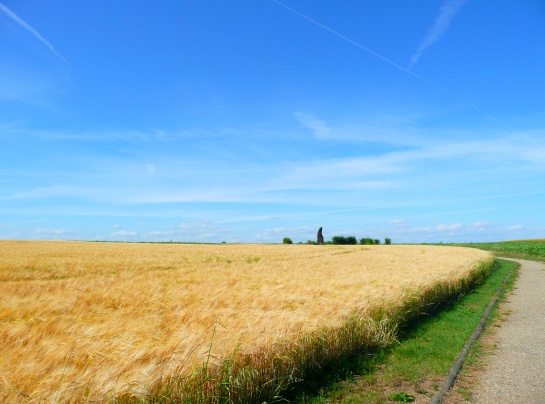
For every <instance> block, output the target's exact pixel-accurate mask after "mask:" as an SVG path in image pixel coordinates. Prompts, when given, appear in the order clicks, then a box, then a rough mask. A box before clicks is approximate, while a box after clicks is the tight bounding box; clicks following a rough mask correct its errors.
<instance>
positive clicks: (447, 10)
mask: <svg viewBox="0 0 545 404" xmlns="http://www.w3.org/2000/svg"><path fill="white" fill-rule="evenodd" d="M465 2H466V0H447V1H446V2H445V3H444V4H443V7H441V11H440V12H439V16H438V17H437V18H436V19H435V24H434V25H433V27H431V28H430V30H429V31H428V33H427V35H426V37H425V38H424V40H423V41H422V42H421V43H420V45H418V49H417V50H416V52H415V53H414V55H413V56H412V58H411V63H410V64H409V67H407V69H410V68H411V67H413V66H414V65H415V64H416V62H418V59H420V56H422V54H423V53H424V52H425V51H426V49H428V48H429V47H430V46H432V45H433V44H434V43H436V42H438V41H439V40H440V39H441V37H442V36H443V34H444V33H445V32H446V31H447V29H448V27H449V25H450V22H451V21H452V19H453V18H454V17H455V16H456V13H457V12H458V10H459V9H460V7H462V6H463V5H464V3H465Z"/></svg>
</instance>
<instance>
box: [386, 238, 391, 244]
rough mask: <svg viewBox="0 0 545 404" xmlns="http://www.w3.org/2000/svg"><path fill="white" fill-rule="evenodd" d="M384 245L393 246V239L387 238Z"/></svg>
mask: <svg viewBox="0 0 545 404" xmlns="http://www.w3.org/2000/svg"><path fill="white" fill-rule="evenodd" d="M384 244H392V239H391V238H388V237H386V238H385V239H384Z"/></svg>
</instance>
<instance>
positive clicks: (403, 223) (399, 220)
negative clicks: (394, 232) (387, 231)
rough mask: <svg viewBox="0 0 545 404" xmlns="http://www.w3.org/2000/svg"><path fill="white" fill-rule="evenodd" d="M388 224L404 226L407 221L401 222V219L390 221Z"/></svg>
mask: <svg viewBox="0 0 545 404" xmlns="http://www.w3.org/2000/svg"><path fill="white" fill-rule="evenodd" d="M388 224H395V225H400V226H401V225H405V224H407V221H406V220H403V219H394V220H390V221H389V222H388Z"/></svg>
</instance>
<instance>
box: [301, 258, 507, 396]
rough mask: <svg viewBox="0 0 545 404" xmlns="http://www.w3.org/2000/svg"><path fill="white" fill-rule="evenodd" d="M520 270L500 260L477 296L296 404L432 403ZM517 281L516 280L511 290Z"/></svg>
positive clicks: (404, 332)
mask: <svg viewBox="0 0 545 404" xmlns="http://www.w3.org/2000/svg"><path fill="white" fill-rule="evenodd" d="M516 265H517V264H515V263H513V262H510V261H505V260H500V259H498V260H497V262H496V266H495V269H494V270H493V271H492V272H491V273H490V274H489V276H488V277H486V278H485V279H484V280H483V281H482V282H481V283H480V284H479V285H478V286H477V287H476V288H475V289H473V290H472V291H471V292H469V293H468V294H466V295H464V296H461V297H459V299H457V300H456V301H451V302H449V303H445V304H442V305H440V306H439V307H437V308H436V309H435V310H434V311H432V312H430V313H428V314H426V315H423V316H420V317H417V318H416V319H415V320H413V321H412V322H410V323H409V324H406V325H405V326H404V327H402V328H401V329H400V331H399V333H398V342H399V343H398V344H396V345H394V346H392V347H389V348H385V349H379V350H378V351H377V352H375V353H374V355H369V354H363V353H362V354H361V355H354V356H352V357H351V358H350V359H348V360H347V361H345V362H342V363H339V364H338V365H337V368H336V369H331V370H332V372H331V373H330V374H329V375H328V378H327V379H324V380H316V381H315V383H313V384H312V385H308V386H306V390H304V391H300V392H299V394H298V397H297V400H295V401H296V402H299V403H314V404H318V403H319V404H321V403H331V402H343V403H362V402H363V403H387V402H396V401H397V402H411V401H412V400H415V401H416V402H418V401H422V402H427V401H429V399H430V398H431V397H433V395H434V394H435V393H436V391H437V389H438V388H439V387H440V385H441V383H442V382H443V379H444V377H445V376H446V374H447V373H448V371H449V369H450V367H451V366H452V364H453V363H454V361H455V360H456V358H457V356H458V354H459V353H460V351H461V350H462V348H463V347H464V344H465V343H466V342H467V340H468V338H469V337H470V335H471V334H472V332H473V330H474V329H475V327H476V325H477V323H478V322H479V320H480V318H481V316H482V314H483V312H484V311H485V309H486V307H487V305H488V303H489V302H490V300H491V298H492V297H493V296H494V294H495V292H496V290H497V289H498V288H499V287H500V285H501V284H502V282H503V281H504V279H505V277H506V276H507V274H508V273H509V272H510V271H511V270H512V269H513V268H515V266H516ZM514 279H515V276H512V277H511V279H510V282H509V285H508V286H507V288H506V289H508V288H509V287H510V285H512V283H513V281H514ZM324 383H325V384H324ZM320 386H322V387H320ZM323 386H326V387H325V388H324V387H323Z"/></svg>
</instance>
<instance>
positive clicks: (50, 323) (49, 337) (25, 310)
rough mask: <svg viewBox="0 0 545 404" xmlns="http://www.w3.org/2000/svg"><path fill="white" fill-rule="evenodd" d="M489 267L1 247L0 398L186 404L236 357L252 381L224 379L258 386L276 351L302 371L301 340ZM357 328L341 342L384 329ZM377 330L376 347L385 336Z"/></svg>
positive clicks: (401, 252) (368, 258)
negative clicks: (193, 388) (193, 389)
mask: <svg viewBox="0 0 545 404" xmlns="http://www.w3.org/2000/svg"><path fill="white" fill-rule="evenodd" d="M492 261H493V258H492V256H491V254H490V253H488V252H484V251H480V250H474V249H468V248H457V247H433V246H398V245H388V246H386V245H384V246H380V245H379V246H333V245H321V246H317V245H228V244H227V245H191V244H143V243H142V244H140V243H138V244H130V243H126V244H125V243H85V242H31V241H27V242H25V241H21V242H17V241H0V296H1V299H0V341H1V343H0V401H1V400H4V401H6V402H85V401H87V402H108V401H111V400H114V399H115V398H116V397H117V398H118V399H119V398H121V399H123V398H125V399H126V400H130V399H131V398H133V399H134V398H135V397H136V398H138V397H140V398H146V397H147V399H149V397H151V396H150V394H151V395H154V394H155V395H156V396H157V395H161V394H167V393H164V392H165V391H166V390H169V393H168V394H174V395H173V396H172V397H178V398H179V397H181V395H183V394H189V393H187V391H186V393H183V392H182V390H183V389H184V388H183V386H182V387H180V386H181V385H182V384H183V383H189V384H191V380H193V384H194V385H195V379H191V377H190V376H191V375H193V376H194V375H195V374H196V373H195V369H201V370H202V369H203V367H205V368H206V372H209V369H213V368H216V369H217V368H219V367H221V365H222V363H223V364H225V363H226V362H225V360H226V359H229V360H234V358H238V359H237V360H238V361H239V362H240V361H242V362H240V363H239V365H238V368H237V369H238V371H237V372H238V373H237V374H238V376H237V377H241V376H240V375H241V374H242V373H244V372H246V374H250V376H251V377H250V376H249V377H248V380H250V381H248V380H246V379H245V380H246V381H240V380H239V379H237V380H238V381H236V380H235V376H229V377H230V379H229V380H231V382H232V383H234V384H236V383H238V384H237V386H238V387H237V389H238V390H242V387H240V386H242V385H245V383H246V384H247V383H250V382H251V383H254V382H256V380H257V379H259V378H258V377H257V376H256V374H257V372H258V371H259V372H260V371H261V370H259V369H257V370H256V369H254V368H258V367H259V366H261V367H263V368H266V367H270V366H272V365H271V364H273V365H274V366H276V367H278V366H280V365H278V363H279V359H278V358H279V356H278V355H279V354H277V353H275V352H276V351H278V352H284V354H283V355H284V356H283V357H282V358H285V356H286V355H287V354H286V352H288V351H289V352H295V351H294V350H295V349H296V348H294V347H296V346H297V349H299V350H300V351H301V352H303V356H305V358H304V359H302V361H303V362H304V363H310V362H309V361H310V359H309V358H310V357H312V358H314V359H312V360H314V361H318V360H319V358H318V356H317V355H318V354H316V353H315V352H314V351H312V350H313V349H314V348H312V346H311V345H312V344H310V343H308V340H307V343H303V342H302V341H305V339H304V336H305V335H307V336H308V335H317V334H316V333H317V332H322V333H324V332H325V331H324V330H330V331H331V335H334V336H335V335H337V336H338V335H341V334H339V333H337V334H335V332H337V331H338V330H342V329H344V330H345V334H346V333H347V332H346V328H343V327H345V326H346V324H347V323H349V322H350V321H351V319H354V318H358V319H365V318H371V317H372V315H373V313H375V314H376V313H378V312H381V313H383V314H382V316H383V317H384V316H386V317H387V316H394V317H395V313H396V310H398V309H401V308H403V307H406V306H407V304H409V303H408V302H409V300H411V299H413V300H414V301H417V302H418V304H420V305H425V304H428V303H429V301H434V299H435V300H437V299H436V297H434V295H433V291H438V290H442V291H443V292H444V291H447V292H448V293H451V294H452V293H457V291H458V289H457V288H459V287H460V285H462V286H463V284H464V282H465V281H466V280H468V279H473V278H475V276H476V275H477V274H478V273H480V272H483V270H484V269H485V268H489V267H490V266H491V263H492ZM443 292H441V293H443ZM447 292H445V293H447ZM441 293H439V292H438V293H437V296H440V295H441ZM448 293H447V294H448ZM441 296H442V295H441ZM426 299H427V300H426ZM384 313H386V314H384ZM388 313H389V314H388ZM357 324H358V325H357V327H355V328H354V327H353V328H351V329H350V330H351V331H350V333H349V334H350V335H349V336H348V337H346V338H347V340H350V341H352V340H353V339H354V338H355V337H354V338H353V337H352V334H354V333H360V332H361V333H365V332H366V331H365V327H369V328H373V327H375V331H377V330H378V329H379V328H380V327H379V326H376V324H375V326H373V325H372V324H371V322H365V321H363V322H362V321H360V322H358V323H357ZM335 330H337V331H335ZM382 331H383V332H385V333H383V335H382V336H380V335H378V336H375V337H372V336H371V337H369V338H371V339H372V338H375V339H377V340H379V339H380V338H383V339H384V338H386V337H388V338H390V337H391V335H386V334H388V332H387V330H386V331H385V330H382ZM320 335H323V334H320ZM320 338H321V339H323V338H322V337H320ZM333 338H337V337H333ZM328 341H329V340H328ZM356 342H357V341H356ZM375 342H376V341H375ZM383 342H384V341H383ZM290 344H291V345H290ZM305 344H306V345H305ZM303 345H304V347H305V348H304V349H303ZM337 345H339V346H340V345H341V343H340V342H335V341H334V342H328V343H327V349H328V350H332V349H334V348H335V346H337ZM286 346H287V347H289V349H287V350H286ZM282 347H284V348H282ZM282 349H283V350H282ZM305 349H306V351H305ZM320 349H322V351H323V350H324V348H323V347H322V348H320ZM335 349H337V348H335ZM338 349H340V350H341V351H342V349H343V348H342V347H339V348H338ZM257 352H261V353H262V356H261V357H259V358H261V359H259V358H258V357H257V356H255V354H256V353H257ZM267 353H268V354H267ZM252 355H254V356H252ZM267 355H268V356H267ZM320 355H322V356H323V355H326V354H324V353H323V352H322V354H320ZM327 355H330V354H329V353H328V354H327ZM288 356H289V355H288ZM267 358H272V359H271V362H267V360H268V359H267ZM282 360H283V361H284V362H282V363H285V362H286V361H288V362H289V363H290V364H291V366H294V367H297V366H300V365H298V364H297V363H298V362H297V363H296V362H294V360H292V359H289V358H288V359H282ZM259 361H261V362H260V363H261V365H260V364H259V363H257V362H259ZM228 363H231V364H232V363H233V362H228ZM286 363H287V362H286ZM250 366H253V367H254V368H252V370H251V371H250V370H248V369H250ZM282 366H284V365H282ZM282 366H280V367H282ZM231 368H234V367H233V366H231V367H229V369H231ZM224 369H225V366H224ZM241 369H242V370H241ZM245 369H246V370H245ZM233 371H234V370H233ZM241 372H242V373H241ZM275 372H276V373H274V375H275V376H274V377H276V378H278V377H280V376H279V375H280V373H281V372H280V370H278V369H276V370H275ZM279 372H280V373H279ZM265 373H266V372H265ZM292 373H293V370H292ZM186 376H187V378H185V379H184V377H186ZM260 377H261V378H262V379H263V377H265V379H266V377H268V376H260ZM252 378H253V379H252ZM265 379H263V380H264V381H263V380H262V383H265V384H267V383H270V381H268V380H265ZM251 380H254V381H253V382H252V381H251ZM260 380H261V379H260ZM173 381H177V382H178V385H177V386H178V387H177V390H176V388H175V387H173V386H174V384H173ZM256 383H257V382H256ZM212 384H214V383H213V381H212V378H208V379H206V380H204V382H202V383H201V384H200V386H201V387H202V390H210V391H212V390H213V389H214V388H215V387H214V386H212ZM197 386H198V385H197ZM248 388H249V389H250V390H251V389H252V388H253V387H251V386H250V387H248ZM165 389H166V390H165ZM186 390H187V389H186ZM254 390H255V389H254ZM260 391H261V390H260ZM176 394H178V396H175V395H176ZM196 394H197V395H199V394H201V395H202V394H204V393H203V392H202V391H199V392H197V393H196ZM226 394H228V395H229V394H232V393H226ZM237 394H238V393H237ZM249 394H250V393H249ZM252 394H253V393H252ZM260 394H261V393H260ZM250 395H251V394H250ZM229 397H231V398H232V400H231V401H236V400H235V398H233V397H234V395H232V396H229ZM248 397H249V396H248ZM202 398H203V396H201V399H202ZM244 400H245V399H244ZM244 400H243V399H239V401H244ZM248 400H249V399H248ZM167 401H168V400H167ZM195 401H198V400H197V399H195ZM201 401H207V399H202V400H201ZM212 401H213V400H212Z"/></svg>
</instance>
